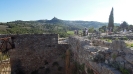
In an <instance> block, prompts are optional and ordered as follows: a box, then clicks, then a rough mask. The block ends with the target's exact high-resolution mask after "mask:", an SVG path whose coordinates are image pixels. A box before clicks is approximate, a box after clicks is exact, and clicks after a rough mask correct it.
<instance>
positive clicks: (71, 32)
mask: <svg viewBox="0 0 133 74" xmlns="http://www.w3.org/2000/svg"><path fill="white" fill-rule="evenodd" d="M67 33H68V34H69V35H74V31H67ZM80 33H82V30H79V34H80Z"/></svg>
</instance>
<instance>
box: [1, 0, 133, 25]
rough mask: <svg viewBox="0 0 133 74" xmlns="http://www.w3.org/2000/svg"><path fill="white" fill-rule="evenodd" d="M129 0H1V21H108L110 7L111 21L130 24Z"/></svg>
mask: <svg viewBox="0 0 133 74" xmlns="http://www.w3.org/2000/svg"><path fill="white" fill-rule="evenodd" d="M132 3H133V1H132V0H0V22H9V21H15V20H24V21H29V20H42V19H48V20H50V19H52V18H53V17H57V18H59V19H62V20H84V21H99V22H108V18H109V15H110V12H111V9H112V7H113V8H114V22H115V23H122V22H123V21H126V22H127V23H128V24H132V25H133V19H132V18H133V9H132V7H133V4H132Z"/></svg>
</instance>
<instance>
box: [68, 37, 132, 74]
mask: <svg viewBox="0 0 133 74" xmlns="http://www.w3.org/2000/svg"><path fill="white" fill-rule="evenodd" d="M69 44H70V46H71V47H70V48H71V50H72V52H73V54H74V56H73V59H74V60H75V61H78V62H79V63H80V64H83V63H84V64H85V71H86V73H87V68H90V69H92V70H94V71H95V72H94V73H95V74H133V49H130V48H127V47H126V44H125V43H124V42H123V41H119V40H115V41H113V42H112V43H109V42H106V41H102V40H100V39H95V40H92V41H91V40H86V39H84V38H82V37H69Z"/></svg>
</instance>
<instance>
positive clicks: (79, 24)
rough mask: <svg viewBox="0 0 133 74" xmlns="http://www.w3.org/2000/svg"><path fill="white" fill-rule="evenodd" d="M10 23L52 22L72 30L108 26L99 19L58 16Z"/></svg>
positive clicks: (41, 23)
mask: <svg viewBox="0 0 133 74" xmlns="http://www.w3.org/2000/svg"><path fill="white" fill-rule="evenodd" d="M8 23H19V24H33V25H45V24H51V25H55V24H56V25H57V24H58V25H62V26H64V27H67V28H68V29H70V30H74V29H83V28H85V27H86V28H90V27H94V28H100V27H101V26H105V25H106V26H107V25H108V23H104V22H97V21H71V20H61V19H58V18H56V17H54V18H52V19H51V20H35V21H22V20H17V21H12V22H8ZM115 25H116V26H118V25H120V24H119V23H115Z"/></svg>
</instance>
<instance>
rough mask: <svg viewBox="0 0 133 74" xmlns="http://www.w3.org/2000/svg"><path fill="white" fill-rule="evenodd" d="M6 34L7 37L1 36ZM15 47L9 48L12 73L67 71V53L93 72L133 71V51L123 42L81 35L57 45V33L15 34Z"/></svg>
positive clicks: (61, 73) (120, 73)
mask: <svg viewBox="0 0 133 74" xmlns="http://www.w3.org/2000/svg"><path fill="white" fill-rule="evenodd" d="M0 37H4V36H0ZM13 37H14V38H15V39H14V43H15V48H14V49H12V50H9V54H10V63H11V72H12V74H64V73H65V59H64V58H65V57H64V56H65V52H66V50H67V49H70V50H71V51H72V52H71V53H72V55H71V59H73V61H76V62H79V63H80V64H84V65H85V66H84V67H85V68H84V71H85V74H88V68H89V69H92V70H93V71H94V72H93V73H94V74H124V73H125V74H133V59H132V58H133V50H132V49H130V48H127V47H126V44H125V43H124V42H123V41H118V40H116V41H113V42H112V43H109V42H106V41H102V40H99V39H95V40H88V39H84V38H82V37H78V36H72V37H69V38H68V43H69V45H68V44H58V35H57V34H37V35H29V34H27V35H13Z"/></svg>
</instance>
